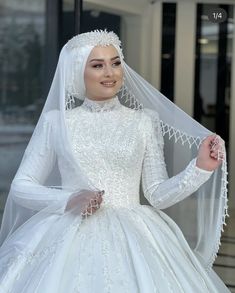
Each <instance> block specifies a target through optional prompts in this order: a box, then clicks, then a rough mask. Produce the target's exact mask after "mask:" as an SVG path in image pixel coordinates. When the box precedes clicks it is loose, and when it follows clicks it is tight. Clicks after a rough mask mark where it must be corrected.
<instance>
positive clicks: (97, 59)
mask: <svg viewBox="0 0 235 293" xmlns="http://www.w3.org/2000/svg"><path fill="white" fill-rule="evenodd" d="M117 58H120V57H119V56H115V57H113V58H111V59H110V60H111V61H113V60H115V59H117ZM93 61H104V59H91V60H90V62H93Z"/></svg>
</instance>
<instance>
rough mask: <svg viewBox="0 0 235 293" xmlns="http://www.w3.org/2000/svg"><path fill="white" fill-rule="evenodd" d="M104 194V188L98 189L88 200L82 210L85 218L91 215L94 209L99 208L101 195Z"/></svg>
mask: <svg viewBox="0 0 235 293" xmlns="http://www.w3.org/2000/svg"><path fill="white" fill-rule="evenodd" d="M103 194H104V190H102V191H99V192H98V193H97V194H96V196H95V197H94V198H92V199H91V200H90V202H89V205H88V206H87V208H86V209H85V210H84V211H83V212H82V216H83V217H84V218H86V217H87V216H90V215H92V214H93V213H94V212H95V211H96V210H98V209H99V208H100V204H101V203H102V200H103V198H102V196H103Z"/></svg>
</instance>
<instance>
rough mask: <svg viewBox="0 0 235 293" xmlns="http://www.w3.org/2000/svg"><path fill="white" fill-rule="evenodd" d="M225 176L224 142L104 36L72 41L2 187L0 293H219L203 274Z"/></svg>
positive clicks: (208, 272) (218, 284)
mask: <svg viewBox="0 0 235 293" xmlns="http://www.w3.org/2000/svg"><path fill="white" fill-rule="evenodd" d="M226 174H227V172H226V154H225V150H224V144H223V140H222V139H221V138H220V137H219V136H217V135H215V134H211V133H210V132H209V131H208V130H207V129H205V128H204V127H202V126H201V125H199V124H198V123H197V122H196V121H194V120H193V119H192V118H190V117H189V116H188V115H187V114H185V113H184V112H183V111H182V110H180V109H179V108H177V107H176V106H175V105H174V104H172V103H171V102H170V101H168V99H167V98H165V97H164V96H163V95H162V94H161V93H160V92H159V91H158V90H156V89H155V88H153V87H152V86H151V85H150V84H149V83H147V82H146V81H145V80H144V79H143V78H141V77H140V76H139V75H138V74H137V73H136V72H135V71H133V70H132V69H131V68H130V67H128V65H127V64H126V63H125V61H124V57H123V54H122V49H121V44H120V40H119V39H118V37H117V36H116V35H115V34H114V33H113V32H107V31H93V32H89V33H84V34H80V35H78V36H75V37H74V38H72V39H71V40H70V41H69V42H68V43H67V44H66V45H65V46H64V47H63V49H62V51H61V54H60V58H59V62H58V65H57V69H56V72H55V76H54V79H53V82H52V85H51V89H50V91H49V94H48V97H47V101H46V103H45V106H44V109H43V111H42V114H41V116H40V119H39V121H38V124H37V126H36V128H35V131H34V133H33V136H32V138H31V140H30V142H29V144H28V146H27V149H26V151H25V154H24V157H23V160H22V162H21V165H20V167H19V169H18V171H17V173H16V175H15V178H14V180H13V182H12V184H11V189H10V193H9V196H8V200H7V204H6V207H5V211H4V217H3V223H2V228H1V234H0V241H1V244H2V245H1V248H0V293H13V292H14V293H19V292H21V293H33V292H34V293H36V292H37V293H41V292H44V293H65V292H66V293H67V292H69V293H72V292H80V293H93V292H97V293H104V292H111V293H115V292H118V293H119V292H128V293H138V292H139V293H149V292H161V293H168V292H169V293H170V292H174V293H177V292H187V293H189V292H195V293H198V292H201V293H206V292H208V293H212V292H213V293H221V292H229V291H228V289H227V288H226V286H225V285H224V284H223V282H222V281H221V280H220V278H219V277H218V276H217V275H216V274H215V272H214V271H213V270H212V268H211V267H212V264H213V261H214V259H215V257H216V253H217V251H218V248H219V240H220V236H221V229H222V226H223V224H224V223H225V222H224V220H225V216H226V209H227V198H226V191H227V190H226V183H227V181H226ZM169 175H170V176H169ZM141 194H143V195H144V197H145V198H146V199H147V200H148V201H149V203H150V205H144V204H140V195H141ZM162 209H167V212H166V213H165V212H163V211H162ZM179 211H180V212H179ZM167 213H168V214H169V215H172V218H174V220H173V219H172V218H171V217H169V215H167ZM182 232H183V233H182Z"/></svg>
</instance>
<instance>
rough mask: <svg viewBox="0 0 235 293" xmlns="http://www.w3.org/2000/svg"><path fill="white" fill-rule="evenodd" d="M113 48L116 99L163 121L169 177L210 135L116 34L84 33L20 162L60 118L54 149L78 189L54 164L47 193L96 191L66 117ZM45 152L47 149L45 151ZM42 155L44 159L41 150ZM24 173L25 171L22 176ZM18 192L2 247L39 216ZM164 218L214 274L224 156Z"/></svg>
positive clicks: (61, 64) (66, 58) (223, 204)
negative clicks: (97, 62)
mask: <svg viewBox="0 0 235 293" xmlns="http://www.w3.org/2000/svg"><path fill="white" fill-rule="evenodd" d="M109 45H113V46H114V47H115V48H116V50H117V52H118V54H119V56H120V59H121V65H122V67H123V70H124V82H123V86H122V88H121V90H120V92H119V93H118V98H119V101H120V102H121V104H123V105H124V106H126V107H130V108H132V109H135V110H136V111H148V112H149V113H150V115H151V116H152V117H153V119H154V118H155V117H159V120H160V124H161V128H162V129H161V130H162V134H163V136H164V155H165V161H166V166H167V171H168V174H169V176H170V177H171V176H174V175H175V174H177V173H178V172H180V171H181V170H183V169H184V168H185V166H186V165H187V164H188V163H189V161H190V160H191V159H192V158H194V157H196V155H197V152H198V147H199V146H200V144H201V142H202V140H203V139H204V138H205V137H206V136H207V135H209V134H212V133H211V132H210V131H209V130H207V129H206V128H205V127H203V126H202V125H200V124H199V123H198V122H196V121H195V120H194V119H192V118H191V117H190V116H189V115H187V114H186V113H185V112H183V111H182V110H181V109H180V108H178V107H177V106H176V105H174V103H172V102H171V101H170V100H169V99H167V97H165V96H164V95H163V94H161V93H160V92H159V91H158V90H157V89H156V88H154V87H153V86H152V85H150V84H149V83H148V82H147V81H146V80H145V79H143V78H142V77H141V76H140V75H139V74H137V73H136V72H135V71H134V70H133V69H131V68H130V67H129V66H128V65H127V64H126V62H125V61H124V56H123V54H122V49H121V42H120V40H119V38H118V36H117V35H116V34H115V33H113V32H108V31H106V30H105V31H98V30H96V31H92V32H88V33H83V34H80V35H77V36H75V37H74V38H72V39H71V40H69V41H68V42H67V44H66V45H65V46H64V47H63V48H62V50H61V53H60V56H59V61H58V65H57V68H56V71H55V75H54V79H53V82H52V85H51V88H50V91H49V94H48V97H47V100H46V103H45V106H44V108H43V111H42V114H41V116H40V118H39V121H38V123H37V125H36V127H35V130H34V133H33V135H32V138H31V140H30V142H29V144H28V146H27V149H26V151H25V154H24V157H23V160H22V162H24V161H25V160H27V157H28V155H29V154H30V152H31V151H33V149H34V147H35V145H36V144H37V140H38V139H40V135H41V133H43V129H44V128H45V119H44V117H45V116H46V114H47V113H49V112H51V111H54V112H56V113H57V116H58V117H59V118H58V119H57V120H56V121H55V123H59V127H60V135H61V138H60V140H59V145H57V146H56V148H57V149H58V148H60V153H62V154H63V155H64V156H65V157H66V158H67V159H68V164H70V166H72V167H73V168H74V174H75V176H76V178H77V186H73V187H71V186H70V187H67V186H63V178H61V176H62V175H61V174H59V172H58V171H59V169H58V166H57V165H56V164H55V167H53V170H52V171H51V174H52V176H51V175H50V177H49V178H47V180H46V181H45V184H44V185H45V187H46V186H47V187H51V186H54V187H55V185H56V186H57V188H60V190H62V191H63V190H65V191H66V190H69V189H71V190H77V191H81V190H91V191H92V190H93V191H97V188H96V187H95V186H93V184H92V183H91V182H90V180H89V178H88V177H87V175H86V174H84V173H83V172H82V170H81V168H80V166H79V162H76V160H74V157H73V154H72V151H71V145H70V141H69V137H68V135H67V130H66V119H65V113H66V111H70V110H72V109H73V108H74V107H76V106H77V104H78V103H77V102H79V103H82V100H83V99H84V97H85V84H84V69H85V65H86V61H87V59H88V56H89V54H90V52H91V50H92V49H93V48H94V47H95V46H109ZM43 135H47V136H48V137H49V136H50V133H49V132H46V133H44V134H43ZM47 147H48V146H47V145H45V148H47ZM41 152H42V154H43V149H42V150H41ZM20 169H21V166H20V168H19V170H18V172H20ZM71 190H70V191H71ZM14 192H15V191H14V188H13V187H11V190H10V193H9V196H8V200H7V203H6V207H5V212H4V217H3V223H2V230H1V235H0V241H1V242H3V241H4V239H5V238H7V237H9V236H10V235H11V234H12V232H14V231H15V230H16V229H17V228H18V227H20V226H21V225H22V224H23V223H24V222H26V221H27V220H28V219H29V218H30V217H32V216H33V215H35V213H36V212H32V209H27V208H22V207H21V206H20V205H18V204H17V202H15V201H14V200H13V198H14ZM88 197H89V195H88ZM59 209H60V205H58V204H56V205H55V204H52V205H51V206H50V205H49V207H47V208H44V209H43V208H42V209H41V210H40V212H38V214H40V217H41V218H43V217H44V216H46V215H48V211H49V210H50V211H51V210H54V211H55V212H56V211H57V210H59ZM166 212H167V213H168V214H169V215H170V216H171V217H172V218H173V219H174V221H175V222H176V223H177V224H178V225H179V227H180V228H181V229H182V231H183V233H184V236H185V237H186V239H187V240H188V242H189V245H190V246H191V248H192V249H193V250H194V252H195V254H196V256H197V257H198V259H199V260H200V261H201V263H202V264H203V265H204V267H205V268H206V269H208V270H210V268H211V267H212V264H213V261H214V259H215V257H216V253H217V251H218V248H219V244H220V237H221V231H222V230H223V224H225V217H226V215H227V163H226V155H225V150H224V158H223V162H222V164H221V166H220V167H219V168H218V169H217V170H216V171H215V172H214V173H213V175H212V176H211V178H210V179H209V180H208V181H207V182H206V183H205V184H203V185H202V186H201V187H200V188H199V189H198V190H197V191H196V192H195V193H194V194H193V195H191V196H189V197H188V198H186V199H184V200H183V201H181V202H180V203H177V204H175V205H174V206H172V207H170V208H169V209H167V210H166Z"/></svg>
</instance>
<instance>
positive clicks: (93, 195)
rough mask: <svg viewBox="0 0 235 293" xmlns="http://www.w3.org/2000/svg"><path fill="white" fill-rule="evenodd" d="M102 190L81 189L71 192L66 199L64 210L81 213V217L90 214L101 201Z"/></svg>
mask: <svg viewBox="0 0 235 293" xmlns="http://www.w3.org/2000/svg"><path fill="white" fill-rule="evenodd" d="M103 194H104V190H102V191H98V192H97V191H92V190H81V191H79V192H78V193H76V194H73V195H72V196H71V198H70V199H69V200H68V202H67V205H66V208H65V211H70V212H73V213H75V214H82V216H83V217H87V216H88V215H92V214H93V213H94V212H95V211H96V210H97V209H98V208H99V207H100V204H101V202H102V200H103V199H102V196H103Z"/></svg>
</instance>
